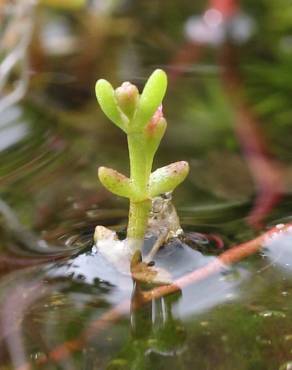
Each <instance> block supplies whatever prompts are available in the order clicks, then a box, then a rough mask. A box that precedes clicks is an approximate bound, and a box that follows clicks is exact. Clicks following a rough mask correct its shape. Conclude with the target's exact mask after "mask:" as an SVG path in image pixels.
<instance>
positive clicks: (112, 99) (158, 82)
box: [95, 69, 167, 133]
mask: <svg viewBox="0 0 292 370" xmlns="http://www.w3.org/2000/svg"><path fill="white" fill-rule="evenodd" d="M131 87H132V89H131ZM166 88H167V77H166V74H165V72H164V71H162V70H161V69H157V70H156V71H155V72H153V73H152V75H151V76H150V77H149V79H148V81H147V83H146V85H145V87H144V89H143V92H142V94H141V96H137V93H136V90H135V89H136V87H135V86H134V85H132V84H130V83H128V82H127V83H124V84H123V85H122V86H120V87H119V88H118V89H116V90H114V88H113V87H112V85H111V84H110V83H109V82H108V81H106V80H104V79H100V80H98V81H97V83H96V86H95V93H96V97H97V100H98V102H99V104H100V106H101V109H102V110H103V112H104V113H105V115H106V116H107V117H108V118H109V119H110V120H111V121H112V122H113V123H114V124H115V125H117V126H118V127H119V128H121V129H122V130H123V131H124V132H126V133H128V132H130V131H135V132H139V131H140V132H142V130H143V128H144V127H145V126H146V125H147V123H148V122H149V121H150V120H151V118H152V117H153V115H154V113H155V112H156V110H157V108H158V107H159V106H160V104H161V102H162V99H163V97H164V95H165V92H166ZM137 91H138V90H137ZM123 94H124V96H123ZM125 95H126V96H125ZM121 102H122V103H121Z"/></svg>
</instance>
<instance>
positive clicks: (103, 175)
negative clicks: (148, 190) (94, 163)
mask: <svg viewBox="0 0 292 370" xmlns="http://www.w3.org/2000/svg"><path fill="white" fill-rule="evenodd" d="M98 177H99V180H100V182H101V183H102V185H103V186H104V187H105V188H107V189H108V190H109V191H110V192H112V193H114V194H116V195H119V196H120V197H125V198H130V197H131V194H132V186H131V180H130V179H129V178H128V177H126V176H124V175H122V174H121V173H119V172H118V171H115V170H113V169H112V168H107V167H99V169H98Z"/></svg>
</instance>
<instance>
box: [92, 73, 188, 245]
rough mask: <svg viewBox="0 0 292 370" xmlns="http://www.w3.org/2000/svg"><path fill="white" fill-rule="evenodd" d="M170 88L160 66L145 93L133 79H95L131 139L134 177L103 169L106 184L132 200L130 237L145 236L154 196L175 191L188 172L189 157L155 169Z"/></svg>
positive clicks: (105, 106)
mask: <svg viewBox="0 0 292 370" xmlns="http://www.w3.org/2000/svg"><path fill="white" fill-rule="evenodd" d="M166 88H167V76H166V74H165V72H164V71H162V70H160V69H157V70H156V71H154V72H153V73H152V75H151V76H150V77H149V79H148V81H147V82H146V85H145V87H144V89H143V92H142V94H141V95H140V94H139V91H138V89H137V87H136V86H135V85H133V84H131V83H130V82H124V83H123V84H122V85H121V86H120V87H118V88H117V89H116V90H114V88H113V87H112V85H111V84H110V83H109V82H108V81H106V80H104V79H100V80H98V81H97V83H96V88H95V91H96V97H97V100H98V102H99V104H100V106H101V109H102V110H103V112H104V113H105V115H106V116H107V117H108V118H109V119H110V120H111V121H112V122H113V123H114V124H115V125H116V126H118V127H119V128H120V129H121V130H123V131H124V132H125V133H126V135H127V139H128V148H129V156H130V177H126V176H124V175H122V174H121V173H119V172H117V171H115V170H113V169H111V168H107V167H100V168H99V169H98V177H99V179H100V181H101V183H102V184H103V186H104V187H106V188H107V189H108V190H109V191H111V192H112V193H114V194H116V195H119V196H121V197H126V198H128V199H129V200H130V210H129V222H128V229H127V238H128V239H136V240H141V239H143V238H144V235H145V231H146V228H147V222H148V217H149V212H150V209H151V202H152V199H153V198H154V197H156V196H158V195H160V194H163V193H166V192H171V191H173V190H174V189H175V188H176V187H177V186H178V185H179V184H180V183H181V182H182V181H183V180H184V179H185V177H186V176H187V174H188V172H189V165H188V163H187V162H184V161H181V162H176V163H172V164H170V165H168V166H165V167H162V168H159V169H157V170H156V171H154V172H151V171H152V163H153V158H154V155H155V152H156V151H157V149H158V146H159V143H160V141H161V139H162V137H163V135H164V133H165V130H166V126H167V123H166V120H165V118H164V116H163V112H162V106H161V103H162V100H163V98H164V95H165V92H166Z"/></svg>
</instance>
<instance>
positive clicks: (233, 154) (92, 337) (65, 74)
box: [0, 0, 292, 370]
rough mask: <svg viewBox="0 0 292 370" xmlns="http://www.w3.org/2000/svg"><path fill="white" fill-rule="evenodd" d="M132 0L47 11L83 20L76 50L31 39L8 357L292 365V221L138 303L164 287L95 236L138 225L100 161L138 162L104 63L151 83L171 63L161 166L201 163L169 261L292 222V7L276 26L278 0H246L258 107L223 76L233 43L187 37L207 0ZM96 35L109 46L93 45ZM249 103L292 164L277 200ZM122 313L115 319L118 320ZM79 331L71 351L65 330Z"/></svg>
mask: <svg viewBox="0 0 292 370" xmlns="http://www.w3.org/2000/svg"><path fill="white" fill-rule="evenodd" d="M282 2H283V4H282ZM126 3H127V5H123V4H122V2H121V4H120V6H117V8H116V9H113V8H109V9H107V11H105V10H103V11H104V13H102V11H101V10H100V12H99V13H98V15H94V13H93V11H89V12H87V11H86V10H82V11H80V13H78V14H77V13H74V12H70V11H68V14H67V13H66V12H57V11H56V12H52V11H51V12H49V11H48V10H43V11H40V17H42V18H40V19H41V22H39V23H40V24H37V27H39V31H40V30H41V27H45V25H46V27H47V31H48V29H49V27H52V26H54V24H55V25H56V24H57V25H59V26H60V25H63V26H64V25H65V26H66V27H67V28H66V27H65V26H64V27H65V28H66V29H68V30H69V31H68V34H67V37H69V36H70V37H73V36H74V37H77V36H78V37H79V38H80V39H79V40H82V45H83V46H80V47H79V48H77V49H76V50H75V51H74V53H73V55H74V57H73V56H72V54H70V53H68V54H66V53H65V51H64V55H62V53H61V55H56V54H52V53H51V54H50V49H49V48H47V49H45V48H44V50H42V49H38V47H36V48H35V49H34V50H32V51H31V53H32V62H33V68H34V69H33V71H34V72H33V73H32V76H31V87H30V89H29V91H28V93H27V96H26V98H25V100H23V101H21V102H20V103H19V104H16V105H14V106H12V107H10V108H9V109H7V110H5V112H2V113H1V118H0V133H1V134H0V161H1V166H0V174H1V177H0V190H1V199H0V240H1V244H0V246H1V255H0V274H1V279H0V297H1V299H0V302H1V303H0V323H1V324H0V326H1V332H0V341H1V345H0V365H1V368H2V367H3V369H20V368H21V366H24V365H26V367H25V368H26V369H29V368H32V369H38V368H42V369H59V368H60V369H111V370H113V369H120V370H121V369H123V370H125V369H139V370H142V369H149V370H150V369H154V370H160V369H204V370H205V369H206V370H207V369H218V370H220V369H224V370H226V369H230V370H233V369H238V370H241V369H242V370H246V369H257V370H258V369H263V370H264V369H265V370H266V369H281V370H285V369H286V370H288V369H289V368H291V366H292V325H291V319H292V317H291V305H292V269H291V266H292V260H291V256H290V254H291V253H290V249H289V248H290V244H291V235H290V234H289V233H287V234H284V235H283V236H282V238H279V239H278V240H276V241H274V242H271V243H268V244H267V245H265V248H264V249H263V250H262V251H261V252H259V253H257V254H256V255H252V256H250V257H249V258H247V259H244V260H242V261H241V262H239V263H237V264H235V265H233V266H229V267H226V268H225V269H224V270H222V271H221V272H218V273H216V274H213V275H211V276H209V277H207V278H205V279H203V280H201V281H199V282H197V283H196V284H193V285H190V286H187V287H185V288H183V289H182V290H181V291H180V292H177V293H175V294H172V295H169V296H166V297H162V298H159V299H156V300H153V301H151V302H148V303H147V304H145V305H143V306H142V307H140V308H139V309H134V306H135V302H136V300H139V289H140V288H142V289H145V290H149V289H150V288H151V287H150V286H149V285H147V284H142V285H141V286H140V284H138V286H137V285H136V284H134V285H133V282H132V280H131V279H130V278H129V277H128V276H126V275H123V274H121V273H119V272H118V271H116V270H115V269H114V268H113V266H111V265H110V264H109V263H108V261H106V260H105V259H104V258H103V257H102V256H101V255H100V254H98V253H97V254H96V253H92V250H91V248H92V245H93V232H94V228H95V226H96V225H99V224H100V225H105V226H110V227H111V228H113V229H114V230H117V231H119V232H120V233H121V234H123V233H124V230H125V226H126V223H127V203H126V202H125V201H123V200H120V199H118V198H115V197H114V196H111V195H110V194H109V193H107V192H106V191H105V190H103V189H102V187H101V185H100V184H99V183H98V181H97V175H96V172H97V167H98V166H99V165H107V166H112V167H114V168H116V169H118V170H121V171H123V172H127V171H128V166H127V152H126V143H125V138H124V137H123V135H122V134H121V133H119V132H118V130H116V128H115V127H113V125H111V124H110V123H109V122H107V120H106V119H105V118H104V117H102V115H101V112H100V110H99V109H98V107H97V105H96V103H95V101H94V96H93V87H94V83H95V80H96V78H97V77H102V76H105V77H106V78H108V79H110V80H111V81H113V83H114V84H116V85H117V84H118V83H120V82H121V81H122V80H124V79H131V81H132V82H135V83H137V84H139V86H142V85H143V83H144V81H145V80H146V78H147V76H148V75H149V73H150V71H152V69H154V68H156V67H157V66H162V67H164V68H166V69H167V71H168V73H169V76H170V86H169V91H168V95H167V97H166V100H165V104H164V111H165V115H166V117H167V119H168V125H169V126H168V133H167V135H166V137H165V139H164V140H163V143H162V146H161V148H160V150H159V153H158V156H157V160H156V162H155V167H157V166H159V165H161V164H163V165H164V164H166V163H169V162H171V161H176V160H180V159H184V160H188V161H189V163H190V166H191V173H190V176H189V177H188V179H187V180H186V182H185V183H184V184H183V185H181V187H180V188H179V189H177V191H176V192H175V195H174V203H175V205H176V207H177V211H178V213H179V216H180V219H181V224H182V226H183V228H184V230H185V232H186V233H185V236H184V237H183V238H181V239H180V240H177V241H170V242H169V244H168V245H167V246H165V247H164V248H162V249H161V250H160V252H159V253H158V255H157V256H156V258H155V266H156V267H160V268H163V269H168V270H169V271H170V273H171V275H172V277H173V278H177V277H180V276H182V275H184V274H186V273H189V272H191V271H193V270H196V269H199V268H201V267H203V266H206V264H208V263H209V262H210V261H213V260H214V259H215V258H216V256H218V255H220V254H221V253H223V252H224V251H225V250H228V249H229V248H230V247H232V246H233V245H236V244H239V243H241V242H245V241H248V240H251V239H253V238H254V237H256V236H257V235H259V234H260V233H262V232H264V231H266V230H267V229H268V228H270V227H272V226H273V225H277V224H282V223H288V222H291V205H292V198H291V196H290V194H289V192H290V189H291V178H292V177H291V166H290V161H291V154H290V148H291V146H289V144H290V143H291V139H290V141H289V135H290V137H291V134H290V131H291V124H290V123H289V119H290V118H289V117H291V112H290V111H289V107H288V110H287V111H285V109H287V107H286V106H285V104H284V103H285V101H284V100H285V99H284V98H283V99H282V101H283V104H282V105H280V107H279V108H278V113H279V115H276V113H277V110H276V108H277V104H276V103H277V101H276V102H272V103H271V99H272V97H271V95H272V92H273V91H274V89H275V85H276V86H277V89H278V90H277V91H278V95H279V96H282V97H286V95H288V94H289V89H290V88H291V84H290V82H289V79H287V80H285V68H284V67H283V68H281V67H282V64H285V66H286V63H288V62H287V60H288V59H289V58H290V54H291V50H290V49H289V47H288V46H286V49H285V50H284V51H283V40H284V39H285V37H288V36H287V35H288V29H289V27H288V26H286V24H287V23H289V22H288V21H287V23H283V27H282V29H278V30H274V29H271V27H270V26H269V24H270V23H269V19H270V18H269V17H272V16H274V17H275V18H276V19H278V18H277V17H279V14H278V13H277V12H276V10H275V9H274V8H273V7H272V5H271V6H269V4H265V3H264V2H262V1H261V2H259V4H257V5H254V4H253V3H251V2H250V1H243V2H242V7H243V9H244V10H245V11H246V12H247V13H249V14H250V16H251V17H252V18H253V19H254V21H255V24H256V26H257V28H256V29H255V31H254V34H253V36H251V38H250V40H249V41H247V42H246V43H245V44H243V45H233V46H232V47H231V50H232V51H233V54H238V60H239V61H240V63H239V68H240V73H241V74H242V76H243V87H238V89H239V90H241V89H242V90H243V92H244V94H243V95H244V99H246V100H245V102H246V103H245V104H246V105H247V107H248V109H245V110H243V113H242V110H240V109H239V108H238V105H237V103H238V102H236V103H234V102H233V100H232V97H230V93H229V92H228V88H227V87H226V86H225V85H224V81H223V79H222V76H221V71H222V69H224V68H227V67H226V65H224V64H223V65H222V58H223V55H222V54H223V49H224V45H220V46H218V47H217V48H213V47H210V45H206V46H204V47H201V49H200V55H201V53H202V55H201V56H200V58H198V56H197V54H196V52H197V51H198V50H197V51H196V50H193V51H192V52H191V53H189V54H188V53H183V52H182V51H183V50H189V51H191V47H190V46H188V44H187V43H186V39H185V38H184V31H183V29H184V24H185V21H186V20H187V19H188V18H189V17H190V16H191V15H193V14H198V15H199V14H200V13H201V12H202V11H203V9H204V4H203V3H204V2H201V3H202V4H190V2H187V1H180V2H178V1H173V2H171V4H169V3H168V4H166V3H165V2H163V1H156V2H149V1H141V2H136V3H135V4H134V3H133V2H132V3H131V2H125V4H126ZM286 5H287V4H286ZM281 6H285V0H281ZM262 9H263V10H264V14H265V17H262V12H261V10H262ZM84 20H85V23H84ZM53 21H54V22H55V23H52V24H51V23H50V22H53ZM62 22H64V24H63V23H62ZM279 22H280V21H279ZM281 24H282V23H281ZM289 24H290V26H291V22H290V23H289ZM96 25H98V26H96ZM285 27H286V28H285ZM279 28H280V27H279ZM46 34H48V33H46ZM76 35H77V36H76ZM263 35H264V36H263ZM42 37H43V36H42ZM74 37H73V40H74ZM271 40H274V41H273V45H275V47H274V48H272V47H271V45H270V44H271V42H272V41H271ZM50 41H51V42H53V41H54V39H52V40H50ZM55 41H56V40H55ZM71 41H72V40H71ZM75 41H76V40H75ZM35 42H36V41H35ZM43 42H44V41H43ZM90 43H91V44H92V45H96V50H93V48H88V45H89V44H90ZM261 43H262V44H261ZM36 45H37V44H36ZM46 45H48V44H46ZM54 45H55V44H54ZM281 48H282V49H281ZM287 48H288V49H287ZM61 49H62V48H61ZM91 49H92V50H91ZM289 50H290V51H289ZM55 51H56V50H55ZM61 51H62V50H61ZM181 52H182V55H183V56H184V58H182V59H179V58H181V57H180V54H179V53H181ZM46 53H47V54H46ZM231 54H232V53H231ZM263 55H267V56H268V58H266V59H265V58H263ZM283 55H284V56H283ZM232 57H234V55H233V56H232ZM177 60H179V63H178V62H177ZM267 64H270V65H271V66H273V67H274V69H277V68H278V70H279V75H276V76H284V77H282V78H280V77H278V79H277V78H276V77H274V79H273V78H272V76H271V75H270V72H268V76H271V77H270V78H269V79H268V78H267V75H265V76H262V79H261V75H260V74H258V73H257V72H255V68H256V67H257V66H262V69H261V71H264V70H265V68H267ZM259 86H261V89H260V88H259ZM233 88H234V86H233ZM233 92H234V95H237V93H238V92H237V91H235V90H234V91H233ZM265 102H266V103H265ZM264 103H265V104H264ZM249 109H250V110H252V111H253V112H257V115H256V116H257V121H256V123H255V124H256V125H258V126H259V128H260V130H261V131H262V134H263V135H262V134H261V135H260V136H261V139H262V140H263V141H265V145H266V146H267V147H268V150H267V152H269V151H270V153H268V154H267V155H266V157H265V158H268V159H269V160H270V157H271V156H272V155H274V157H275V162H278V163H280V164H281V169H282V172H283V175H281V176H282V177H281V178H280V176H279V178H278V172H277V170H275V177H276V178H277V181H278V180H279V179H280V180H279V181H280V182H282V185H283V188H285V194H284V195H283V196H282V197H280V196H279V197H278V194H276V195H277V197H275V200H273V202H271V205H270V206H266V203H265V202H264V201H261V200H260V201H259V198H258V197H257V195H258V194H260V193H261V191H262V193H263V199H264V200H266V199H269V197H272V196H273V194H271V192H270V187H269V186H266V187H265V186H264V185H265V184H268V185H269V181H270V180H269V179H270V177H269V178H268V177H267V178H266V182H265V181H264V180H262V179H261V178H260V176H258V177H257V176H256V175H255V173H258V172H260V171H259V169H258V167H257V168H256V169H254V167H253V165H254V162H252V158H253V157H252V154H250V151H249V149H248V148H249V147H248V145H251V152H253V149H254V148H253V143H250V142H248V145H247V144H246V141H245V140H244V137H243V136H242V134H241V131H240V123H238V122H242V120H243V121H244V124H246V120H249V119H250V115H249ZM239 111H240V114H242V115H240V114H239V113H238V112H239ZM289 112H290V115H289ZM284 113H285V114H284ZM278 116H279V117H280V118H281V124H279V125H278V126H276V124H275V118H274V117H277V118H278ZM287 117H288V118H287ZM247 136H248V135H247ZM256 154H257V153H255V155H256ZM272 168H274V167H272ZM262 172H265V170H264V169H263V170H262ZM257 180H258V183H257ZM261 181H263V183H264V184H262V183H261ZM277 181H275V182H273V186H274V188H276V185H275V184H277ZM257 202H258V203H257ZM256 204H260V206H262V207H263V209H264V212H263V215H264V216H265V217H264V218H263V219H262V220H261V226H260V227H259V226H258V225H255V224H252V225H251V218H250V215H251V212H253V210H254V209H255V205H256ZM268 205H269V204H268ZM131 302H132V303H131ZM107 314H110V315H112V316H110V318H111V320H110V321H103V318H104V317H107V316H104V315H107ZM103 325H104V326H103ZM68 341H71V342H70V343H71V347H70V345H68V346H69V348H70V350H69V351H68V352H67V353H66V351H62V350H60V347H59V346H60V345H62V344H64V343H66V342H68ZM72 343H73V344H72ZM57 348H59V352H58V351H55V352H53V351H54V350H56V349H57ZM62 348H63V347H62ZM63 349H64V348H63ZM50 356H51V357H50ZM54 356H55V357H54ZM49 357H50V358H49ZM54 359H55V361H54ZM28 366H30V367H28Z"/></svg>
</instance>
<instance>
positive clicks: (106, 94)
mask: <svg viewBox="0 0 292 370" xmlns="http://www.w3.org/2000/svg"><path fill="white" fill-rule="evenodd" d="M95 94H96V98H97V100H98V102H99V105H100V107H101V109H102V110H103V112H104V114H105V115H106V116H107V117H108V118H109V119H110V120H111V121H112V122H113V123H114V124H116V125H117V126H118V127H120V128H121V129H122V130H123V131H126V126H127V122H128V119H127V118H126V116H125V115H124V114H123V113H122V112H121V110H120V109H119V108H118V104H117V100H116V97H115V91H114V89H113V87H112V85H111V84H110V83H109V82H108V81H106V80H103V79H101V80H98V81H97V82H96V85H95Z"/></svg>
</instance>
